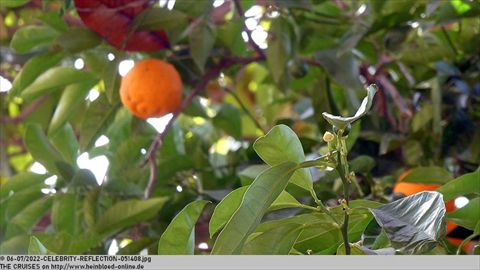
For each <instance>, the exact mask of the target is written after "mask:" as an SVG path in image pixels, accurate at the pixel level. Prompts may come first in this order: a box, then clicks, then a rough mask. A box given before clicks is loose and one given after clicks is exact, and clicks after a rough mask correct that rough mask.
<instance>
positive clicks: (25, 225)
mask: <svg viewBox="0 0 480 270" xmlns="http://www.w3.org/2000/svg"><path fill="white" fill-rule="evenodd" d="M51 199H52V197H46V198H41V199H39V200H36V201H33V202H32V203H30V204H29V205H28V206H27V207H25V208H24V209H23V210H22V211H20V212H19V213H18V214H17V215H15V217H13V218H12V219H11V220H10V221H9V222H8V224H7V230H6V233H5V238H6V239H9V238H11V237H13V236H16V235H19V234H24V233H27V234H28V233H30V232H31V230H32V228H33V226H35V224H37V222H38V221H39V220H40V218H42V217H43V215H44V214H45V212H47V210H48V209H49V208H50V206H51V205H52V200H51Z"/></svg>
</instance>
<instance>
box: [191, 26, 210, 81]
mask: <svg viewBox="0 0 480 270" xmlns="http://www.w3.org/2000/svg"><path fill="white" fill-rule="evenodd" d="M188 37H189V39H188V41H189V44H190V56H191V57H192V59H193V62H194V63H195V65H197V67H198V68H199V69H200V71H202V72H203V70H204V68H205V63H206V62H207V59H208V57H209V56H210V52H211V51H212V49H213V45H214V44H215V28H214V27H213V26H211V25H209V24H208V23H207V22H205V21H202V22H200V23H199V24H198V25H196V26H195V28H193V30H192V32H191V33H190V35H189V36H188Z"/></svg>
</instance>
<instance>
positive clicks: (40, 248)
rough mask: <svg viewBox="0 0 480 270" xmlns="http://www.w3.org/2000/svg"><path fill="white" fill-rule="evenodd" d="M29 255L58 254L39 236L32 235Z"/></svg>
mask: <svg viewBox="0 0 480 270" xmlns="http://www.w3.org/2000/svg"><path fill="white" fill-rule="evenodd" d="M28 255H56V254H55V253H53V252H51V251H50V250H48V249H47V248H46V247H45V246H44V245H43V244H42V243H41V242H40V240H38V238H37V237H35V236H31V237H30V244H29V245H28Z"/></svg>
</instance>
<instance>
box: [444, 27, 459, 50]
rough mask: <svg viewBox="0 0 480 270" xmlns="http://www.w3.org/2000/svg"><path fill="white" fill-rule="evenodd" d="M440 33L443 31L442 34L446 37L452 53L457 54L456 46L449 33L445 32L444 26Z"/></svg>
mask: <svg viewBox="0 0 480 270" xmlns="http://www.w3.org/2000/svg"><path fill="white" fill-rule="evenodd" d="M442 33H443V35H444V36H445V38H446V39H447V42H448V45H450V48H451V49H452V51H453V53H454V54H455V55H458V50H457V48H456V47H455V44H453V41H452V39H451V38H450V35H449V34H448V32H447V29H445V26H442Z"/></svg>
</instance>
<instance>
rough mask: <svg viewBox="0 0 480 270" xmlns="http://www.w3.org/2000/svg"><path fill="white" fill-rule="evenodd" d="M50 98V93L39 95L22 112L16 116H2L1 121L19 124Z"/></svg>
mask: <svg viewBox="0 0 480 270" xmlns="http://www.w3.org/2000/svg"><path fill="white" fill-rule="evenodd" d="M48 98H49V96H48V95H47V96H41V97H39V98H38V99H36V100H35V101H33V102H32V103H30V105H28V107H26V108H25V109H23V110H22V112H21V113H20V114H18V115H17V116H15V117H7V116H0V123H2V124H19V123H20V122H22V120H23V119H25V118H26V117H27V116H28V115H29V114H31V113H32V112H34V111H35V110H36V109H37V108H38V107H40V106H41V105H42V104H43V103H45V101H47V99H48Z"/></svg>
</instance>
